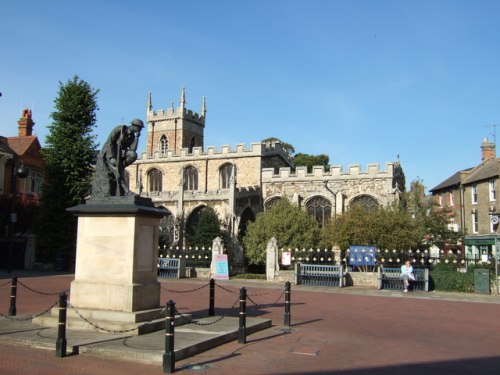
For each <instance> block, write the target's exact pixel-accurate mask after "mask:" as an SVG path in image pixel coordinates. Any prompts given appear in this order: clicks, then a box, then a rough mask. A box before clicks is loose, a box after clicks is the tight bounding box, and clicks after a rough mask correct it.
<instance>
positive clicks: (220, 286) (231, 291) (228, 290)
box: [215, 284, 240, 295]
mask: <svg viewBox="0 0 500 375" xmlns="http://www.w3.org/2000/svg"><path fill="white" fill-rule="evenodd" d="M215 286H217V287H219V288H221V289H222V290H225V291H226V292H229V293H233V294H238V295H239V294H240V292H235V291H234V290H231V289H227V288H224V287H223V286H222V285H219V284H215Z"/></svg>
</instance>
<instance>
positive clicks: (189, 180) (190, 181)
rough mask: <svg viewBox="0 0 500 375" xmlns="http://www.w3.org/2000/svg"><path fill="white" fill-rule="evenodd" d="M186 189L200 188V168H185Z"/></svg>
mask: <svg viewBox="0 0 500 375" xmlns="http://www.w3.org/2000/svg"><path fill="white" fill-rule="evenodd" d="M184 190H190V191H195V190H198V170H197V169H196V168H195V167H187V168H185V169H184Z"/></svg>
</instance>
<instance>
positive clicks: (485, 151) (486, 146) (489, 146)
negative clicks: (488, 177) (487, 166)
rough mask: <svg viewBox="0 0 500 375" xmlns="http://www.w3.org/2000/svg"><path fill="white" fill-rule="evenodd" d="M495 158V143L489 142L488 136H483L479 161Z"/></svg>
mask: <svg viewBox="0 0 500 375" xmlns="http://www.w3.org/2000/svg"><path fill="white" fill-rule="evenodd" d="M495 158H496V152H495V144H494V143H492V142H490V141H489V140H488V138H486V137H485V138H484V139H483V143H481V161H483V160H487V159H495Z"/></svg>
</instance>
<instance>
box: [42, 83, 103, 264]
mask: <svg viewBox="0 0 500 375" xmlns="http://www.w3.org/2000/svg"><path fill="white" fill-rule="evenodd" d="M98 92H99V90H95V89H93V88H92V87H91V86H90V85H89V84H88V83H87V82H85V81H83V80H81V79H80V78H79V77H78V76H74V77H73V78H72V79H70V80H68V81H67V82H66V83H62V82H59V92H58V96H57V97H56V99H55V100H54V103H55V111H54V112H52V113H51V115H50V116H51V118H52V123H51V124H50V125H49V126H48V129H49V134H48V135H47V138H46V144H45V147H44V148H43V150H42V153H43V156H44V159H45V163H46V164H45V177H46V181H47V184H45V185H44V186H43V188H42V195H41V202H40V214H39V216H38V219H37V225H36V231H37V234H38V237H37V250H38V254H37V255H38V257H39V261H42V262H50V261H52V260H53V259H54V254H55V253H57V252H62V253H67V254H74V252H75V246H76V219H75V217H74V215H73V214H71V213H68V212H67V211H66V209H67V208H69V207H72V206H75V205H77V204H80V203H83V202H84V201H85V197H86V196H87V195H88V194H89V193H90V183H91V179H92V164H93V159H94V156H95V154H96V148H97V144H96V136H95V135H94V134H93V130H94V127H95V123H96V111H97V110H98V106H97V94H98Z"/></svg>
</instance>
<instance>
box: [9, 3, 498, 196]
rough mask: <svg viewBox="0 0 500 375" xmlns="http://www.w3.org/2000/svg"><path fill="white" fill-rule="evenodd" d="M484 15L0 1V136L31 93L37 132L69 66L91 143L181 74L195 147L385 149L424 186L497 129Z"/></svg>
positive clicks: (370, 7)
mask: <svg viewBox="0 0 500 375" xmlns="http://www.w3.org/2000/svg"><path fill="white" fill-rule="evenodd" d="M499 19H500V2H499V1H496V0H491V1H487V0H469V1H464V0H418V1H416V0H415V1H409V0H394V1H393V0H345V1H344V0H307V1H306V0H300V1H299V0H288V1H284V0H252V1H243V0H242V1H235V0H210V1H207V0H197V1H195V0H158V1H155V0H149V1H140V2H139V1H132V0H86V1H77V0H75V1H65V0H59V1H56V0H44V1H39V0H33V1H29V0H17V1H6V0H1V1H0V92H1V93H2V96H1V97H0V135H2V136H15V135H17V121H18V119H19V118H20V117H21V113H22V110H23V109H24V108H31V109H32V112H33V120H34V121H35V127H34V132H35V133H36V135H37V136H38V137H39V139H40V142H41V144H42V146H43V145H44V143H45V137H46V135H47V133H48V129H47V125H49V124H50V123H51V122H52V119H51V117H50V115H51V113H52V112H54V111H55V108H54V100H55V99H56V97H57V95H58V91H59V88H60V85H61V84H64V83H66V82H68V80H70V79H72V78H73V77H74V76H75V75H76V76H78V77H79V78H80V79H82V80H84V81H86V82H88V83H89V84H90V85H91V86H92V88H94V89H98V90H99V93H98V95H97V102H98V106H99V110H98V111H97V123H96V127H95V130H94V131H95V134H96V135H97V141H98V142H99V143H100V144H101V145H102V144H103V143H104V142H105V140H106V138H107V135H108V134H109V132H110V131H111V129H112V128H113V127H114V126H116V125H118V124H122V123H129V122H130V121H131V120H132V119H134V118H140V119H142V120H143V121H145V120H146V104H147V98H148V95H149V92H151V94H152V102H153V107H154V110H159V109H166V108H168V107H169V106H170V103H171V102H174V105H175V106H176V107H177V106H178V105H179V98H180V93H181V90H182V88H183V87H185V89H186V100H187V107H188V108H189V109H192V110H193V111H195V112H198V113H199V112H200V111H201V103H202V98H203V97H206V102H207V116H206V126H205V148H206V147H208V146H216V148H217V149H218V150H220V149H221V146H222V145H230V146H231V148H233V149H235V148H236V145H238V144H245V145H247V146H248V147H250V145H251V143H253V142H259V141H261V140H262V139H265V138H268V137H277V138H279V139H281V140H282V141H284V142H287V143H290V144H292V145H293V146H294V147H295V149H296V152H301V153H307V154H314V155H317V154H327V155H328V156H329V157H330V164H332V165H342V166H343V167H344V170H347V169H348V166H349V165H351V164H359V165H360V166H361V168H362V169H363V170H366V168H367V165H368V164H371V163H379V164H380V166H381V168H383V169H385V165H386V163H388V162H394V161H397V160H398V158H399V160H400V162H401V166H402V167H403V170H404V172H405V176H406V181H407V185H409V183H410V182H411V181H413V180H416V179H419V180H421V181H422V182H423V183H424V185H425V186H426V187H427V189H431V188H433V187H435V186H436V185H438V184H439V183H441V182H442V181H444V180H445V179H447V178H448V177H449V176H451V175H452V174H454V173H455V172H457V171H459V170H462V169H465V168H469V167H472V166H474V165H477V164H478V163H479V162H480V161H481V149H480V146H481V142H482V141H483V138H484V137H488V138H489V139H490V140H491V141H496V138H495V136H496V131H497V130H498V133H499V135H500V74H499V72H500V28H499ZM497 125H498V127H497ZM139 151H140V152H143V151H145V136H144V134H143V135H142V136H141V143H140V146H139Z"/></svg>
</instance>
